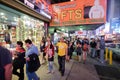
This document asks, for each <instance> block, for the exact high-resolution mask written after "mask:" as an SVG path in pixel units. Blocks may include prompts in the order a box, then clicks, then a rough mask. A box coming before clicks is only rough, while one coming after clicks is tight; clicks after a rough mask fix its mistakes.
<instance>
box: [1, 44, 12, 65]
mask: <svg viewBox="0 0 120 80" xmlns="http://www.w3.org/2000/svg"><path fill="white" fill-rule="evenodd" d="M9 63H12V55H11V54H10V51H9V50H8V49H6V48H3V47H1V46H0V66H1V67H4V66H5V65H7V64H9Z"/></svg>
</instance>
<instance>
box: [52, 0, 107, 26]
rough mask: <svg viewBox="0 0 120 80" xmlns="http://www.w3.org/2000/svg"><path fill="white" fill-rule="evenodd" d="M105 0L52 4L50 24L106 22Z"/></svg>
mask: <svg viewBox="0 0 120 80" xmlns="http://www.w3.org/2000/svg"><path fill="white" fill-rule="evenodd" d="M106 5H107V0H76V1H70V2H64V3H59V4H53V5H52V9H53V10H52V21H51V23H50V26H68V25H80V24H98V23H105V22H106Z"/></svg>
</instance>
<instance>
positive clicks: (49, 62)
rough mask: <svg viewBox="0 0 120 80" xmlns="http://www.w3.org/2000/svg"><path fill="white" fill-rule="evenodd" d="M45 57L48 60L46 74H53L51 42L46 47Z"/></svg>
mask: <svg viewBox="0 0 120 80" xmlns="http://www.w3.org/2000/svg"><path fill="white" fill-rule="evenodd" d="M46 56H47V58H48V70H49V71H48V73H54V71H53V61H54V46H53V44H52V42H48V44H47V46H46Z"/></svg>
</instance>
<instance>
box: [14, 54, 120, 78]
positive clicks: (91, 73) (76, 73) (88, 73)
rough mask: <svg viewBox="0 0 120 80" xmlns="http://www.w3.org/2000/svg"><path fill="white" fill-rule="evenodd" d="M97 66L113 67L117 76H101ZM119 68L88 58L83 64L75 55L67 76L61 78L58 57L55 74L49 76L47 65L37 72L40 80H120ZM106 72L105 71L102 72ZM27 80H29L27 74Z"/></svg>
mask: <svg viewBox="0 0 120 80" xmlns="http://www.w3.org/2000/svg"><path fill="white" fill-rule="evenodd" d="M96 66H101V67H112V68H111V69H110V68H108V70H111V71H113V72H112V73H113V74H114V73H115V74H116V75H113V74H112V73H107V72H104V73H103V74H102V73H101V74H102V75H101V74H99V73H98V72H97V68H96ZM119 66H120V64H119V65H118V64H116V63H115V62H114V63H113V65H111V66H110V65H109V64H108V63H104V64H102V63H100V61H99V60H98V59H97V58H96V59H93V58H91V57H88V58H87V61H86V63H85V64H83V62H78V61H77V60H76V55H73V59H72V60H70V61H69V62H67V63H66V71H65V75H64V76H61V74H60V72H59V70H58V62H57V55H56V56H55V61H54V73H53V74H52V73H51V74H47V71H48V70H47V67H48V66H47V64H43V65H41V67H40V68H39V70H38V71H37V74H38V76H39V77H40V80H120V77H119V73H120V68H119ZM114 69H116V70H119V71H118V73H116V71H115V70H114ZM104 70H105V69H103V70H102V71H104ZM105 71H106V70H105ZM106 73H107V74H109V76H106V75H105V74H106ZM112 75H113V76H112ZM116 76H117V77H116ZM17 79H18V78H17V77H16V76H14V75H13V78H12V80H17ZM25 80H27V77H26V74H25Z"/></svg>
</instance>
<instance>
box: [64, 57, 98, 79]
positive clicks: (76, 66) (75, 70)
mask: <svg viewBox="0 0 120 80" xmlns="http://www.w3.org/2000/svg"><path fill="white" fill-rule="evenodd" d="M66 80H100V79H99V76H98V75H97V72H96V70H95V68H94V65H93V62H92V60H91V59H89V58H88V59H87V61H86V63H85V64H83V63H82V62H80V63H79V62H77V61H74V63H73V66H72V69H71V72H70V74H69V76H68V77H67V79H66Z"/></svg>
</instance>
